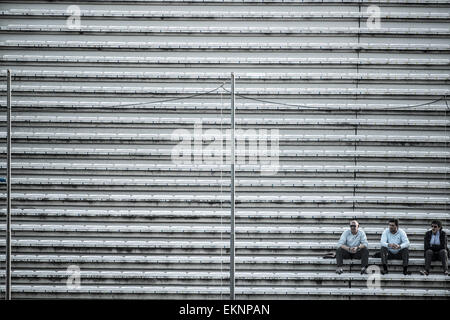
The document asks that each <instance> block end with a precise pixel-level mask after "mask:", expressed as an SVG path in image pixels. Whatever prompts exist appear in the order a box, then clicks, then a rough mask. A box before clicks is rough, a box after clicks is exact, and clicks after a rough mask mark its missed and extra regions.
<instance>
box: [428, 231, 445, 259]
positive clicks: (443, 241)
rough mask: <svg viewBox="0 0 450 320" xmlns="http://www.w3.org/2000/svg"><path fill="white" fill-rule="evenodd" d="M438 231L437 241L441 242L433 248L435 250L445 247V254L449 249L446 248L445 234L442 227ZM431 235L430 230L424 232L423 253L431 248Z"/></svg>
mask: <svg viewBox="0 0 450 320" xmlns="http://www.w3.org/2000/svg"><path fill="white" fill-rule="evenodd" d="M439 232H440V234H439V241H440V242H441V244H440V246H439V247H437V248H435V250H436V251H437V250H442V249H445V250H446V251H447V254H449V250H448V246H447V234H446V233H445V231H444V230H442V229H441V230H440V231H439ZM431 235H432V231H431V230H429V231H427V232H426V233H425V237H424V243H423V251H424V254H425V252H426V251H427V250H428V249H431V246H430V241H431Z"/></svg>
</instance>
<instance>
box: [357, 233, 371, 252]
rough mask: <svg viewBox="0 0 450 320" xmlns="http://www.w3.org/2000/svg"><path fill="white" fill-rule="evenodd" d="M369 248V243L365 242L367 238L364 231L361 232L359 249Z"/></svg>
mask: <svg viewBox="0 0 450 320" xmlns="http://www.w3.org/2000/svg"><path fill="white" fill-rule="evenodd" d="M368 247H369V242H368V241H367V236H366V233H365V232H364V231H361V243H360V244H359V247H358V248H359V249H364V248H368Z"/></svg>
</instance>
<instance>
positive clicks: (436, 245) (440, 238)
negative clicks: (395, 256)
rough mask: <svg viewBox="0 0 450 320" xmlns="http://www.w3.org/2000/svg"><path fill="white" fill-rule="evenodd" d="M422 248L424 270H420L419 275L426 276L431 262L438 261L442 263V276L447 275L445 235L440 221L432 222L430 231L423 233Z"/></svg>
mask: <svg viewBox="0 0 450 320" xmlns="http://www.w3.org/2000/svg"><path fill="white" fill-rule="evenodd" d="M423 247H424V252H425V270H421V271H420V273H421V274H423V275H428V274H429V273H430V267H431V261H437V260H440V261H442V268H443V269H444V274H445V275H448V255H447V251H448V247H447V235H446V233H445V231H444V230H442V223H441V221H439V220H434V221H432V222H431V230H429V231H427V232H426V233H425V238H424V244H423Z"/></svg>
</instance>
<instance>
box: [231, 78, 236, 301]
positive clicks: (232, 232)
mask: <svg viewBox="0 0 450 320" xmlns="http://www.w3.org/2000/svg"><path fill="white" fill-rule="evenodd" d="M234 161H235V154H234V72H232V73H231V191H230V192H231V217H230V227H231V228H230V300H234V283H235V280H234V271H235V263H234V251H235V249H234V234H235V231H234Z"/></svg>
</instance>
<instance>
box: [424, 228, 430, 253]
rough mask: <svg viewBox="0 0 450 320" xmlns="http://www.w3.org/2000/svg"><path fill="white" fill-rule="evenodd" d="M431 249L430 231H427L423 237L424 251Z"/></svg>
mask: <svg viewBox="0 0 450 320" xmlns="http://www.w3.org/2000/svg"><path fill="white" fill-rule="evenodd" d="M428 249H430V240H428V232H425V237H424V238H423V251H427V250H428Z"/></svg>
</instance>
